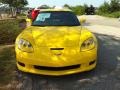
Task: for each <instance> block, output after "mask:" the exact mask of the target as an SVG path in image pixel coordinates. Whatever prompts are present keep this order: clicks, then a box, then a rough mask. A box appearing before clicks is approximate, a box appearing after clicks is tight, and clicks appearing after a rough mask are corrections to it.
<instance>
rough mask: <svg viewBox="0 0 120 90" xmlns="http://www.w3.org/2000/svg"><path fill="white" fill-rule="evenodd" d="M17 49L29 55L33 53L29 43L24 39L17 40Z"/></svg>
mask: <svg viewBox="0 0 120 90" xmlns="http://www.w3.org/2000/svg"><path fill="white" fill-rule="evenodd" d="M18 48H19V49H20V50H21V51H24V52H29V53H31V52H33V47H32V45H31V43H30V42H29V41H27V40H24V39H19V40H18Z"/></svg>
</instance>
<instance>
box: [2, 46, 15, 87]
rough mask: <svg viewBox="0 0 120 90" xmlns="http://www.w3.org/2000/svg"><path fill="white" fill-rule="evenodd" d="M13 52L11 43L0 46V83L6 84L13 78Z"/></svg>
mask: <svg viewBox="0 0 120 90" xmlns="http://www.w3.org/2000/svg"><path fill="white" fill-rule="evenodd" d="M15 69H16V65H15V52H14V46H13V45H7V46H0V85H6V84H8V83H10V82H11V80H12V79H13V78H14V71H15Z"/></svg>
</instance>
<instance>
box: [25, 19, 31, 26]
mask: <svg viewBox="0 0 120 90" xmlns="http://www.w3.org/2000/svg"><path fill="white" fill-rule="evenodd" d="M26 24H27V27H28V26H31V24H32V19H29V18H27V19H26Z"/></svg>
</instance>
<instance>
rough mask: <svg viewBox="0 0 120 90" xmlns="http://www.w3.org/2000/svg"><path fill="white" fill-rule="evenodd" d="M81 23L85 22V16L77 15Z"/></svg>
mask: <svg viewBox="0 0 120 90" xmlns="http://www.w3.org/2000/svg"><path fill="white" fill-rule="evenodd" d="M78 19H79V21H80V23H81V24H84V23H85V22H86V18H85V17H84V16H80V17H78Z"/></svg>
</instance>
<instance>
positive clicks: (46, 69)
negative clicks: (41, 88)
mask: <svg viewBox="0 0 120 90" xmlns="http://www.w3.org/2000/svg"><path fill="white" fill-rule="evenodd" d="M15 50H16V59H17V62H16V64H17V67H18V69H19V70H21V71H23V72H29V73H34V74H42V75H53V76H58V75H68V74H73V73H79V72H83V71H89V70H92V69H93V68H95V67H96V63H97V61H96V60H97V40H96V38H95V36H94V35H93V34H92V33H91V32H90V31H89V30H88V29H86V28H84V27H83V26H82V25H81V23H80V22H79V20H78V18H77V17H76V15H75V14H74V13H73V12H72V11H70V10H67V9H59V10H58V9H46V10H40V12H39V14H38V16H37V17H36V19H35V20H34V21H32V25H31V26H29V27H27V28H26V29H25V30H24V31H23V32H22V33H21V34H20V35H19V36H18V37H17V39H16V43H15Z"/></svg>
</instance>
